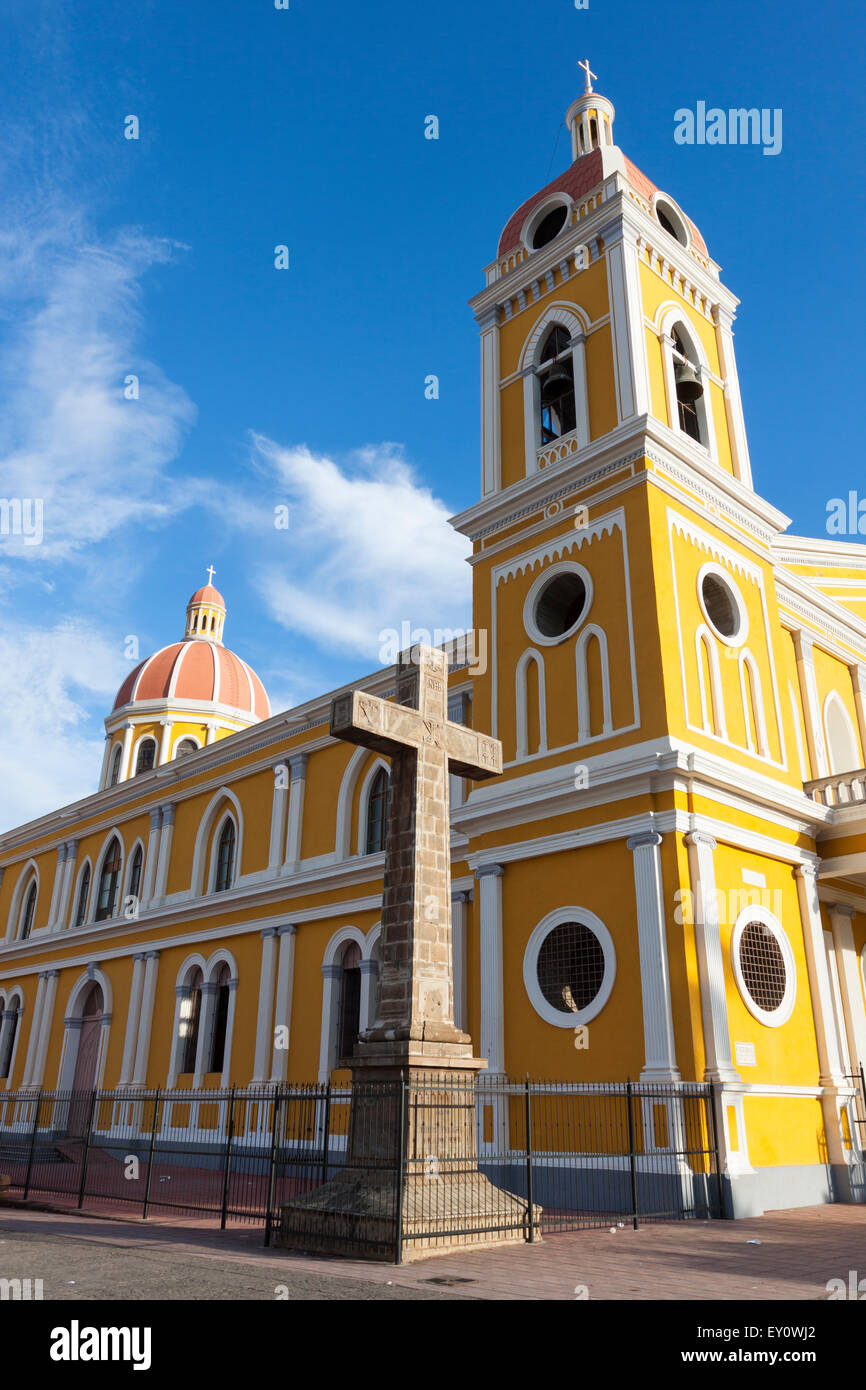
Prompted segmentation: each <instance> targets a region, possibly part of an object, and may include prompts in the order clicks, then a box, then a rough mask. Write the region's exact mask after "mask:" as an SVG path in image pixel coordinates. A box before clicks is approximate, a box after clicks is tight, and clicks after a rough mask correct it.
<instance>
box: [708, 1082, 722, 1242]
mask: <svg viewBox="0 0 866 1390" xmlns="http://www.w3.org/2000/svg"><path fill="white" fill-rule="evenodd" d="M707 1089H708V1092H709V1095H708V1098H707V1103H708V1106H709V1111H710V1135H711V1142H712V1146H713V1157H714V1158H715V1161H716V1187H717V1188H718V1201H719V1217H720V1218H723V1217H724V1215H725V1206H724V1192H723V1189H722V1162H721V1156H720V1153H719V1122H718V1116H717V1115H716V1098H717V1095H719V1096H720V1093H721V1086H720V1085H719V1083H718V1082H715V1081H713V1082H711V1083H710V1085H709V1087H708V1088H707ZM719 1105H720V1106H721V1099H719Z"/></svg>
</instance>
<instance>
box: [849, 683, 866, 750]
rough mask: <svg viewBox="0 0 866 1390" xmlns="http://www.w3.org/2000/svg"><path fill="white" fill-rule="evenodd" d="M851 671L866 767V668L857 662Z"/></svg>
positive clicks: (858, 726) (861, 747) (861, 746)
mask: <svg viewBox="0 0 866 1390" xmlns="http://www.w3.org/2000/svg"><path fill="white" fill-rule="evenodd" d="M850 671H851V681H852V683H853V686H854V705H855V708H856V710H857V728H858V730H859V732H860V757H861V758H862V759H863V765H864V767H866V666H861V665H860V664H859V663H857V662H855V663H854V665H853V666H851V667H850Z"/></svg>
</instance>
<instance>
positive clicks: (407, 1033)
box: [331, 645, 502, 1066]
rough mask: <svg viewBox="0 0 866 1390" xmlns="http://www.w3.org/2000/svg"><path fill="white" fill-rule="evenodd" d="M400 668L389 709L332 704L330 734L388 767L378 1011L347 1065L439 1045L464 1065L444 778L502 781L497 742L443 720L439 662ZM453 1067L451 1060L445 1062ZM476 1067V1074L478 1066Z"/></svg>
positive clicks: (425, 653)
mask: <svg viewBox="0 0 866 1390" xmlns="http://www.w3.org/2000/svg"><path fill="white" fill-rule="evenodd" d="M415 650H416V651H417V660H415V661H413V660H411V659H407V658H406V657H405V656H404V657H402V658H401V660H400V663H399V664H398V667H397V687H396V691H395V698H394V701H393V702H391V701H387V700H380V699H378V698H377V697H376V696H375V695H367V694H365V693H364V692H363V691H360V690H355V691H351V692H350V693H349V694H347V695H340V696H338V697H337V698H336V699H335V700H334V702H333V705H332V708H331V733H332V734H333V735H334V736H335V737H337V738H342V739H346V740H347V742H349V743H357V744H361V745H362V746H363V747H365V748H372V749H375V750H376V751H377V752H380V753H386V754H388V755H389V757H390V759H391V794H390V799H389V806H388V822H387V834H386V839H385V879H384V889H383V897H382V935H381V939H380V945H379V981H380V985H379V1007H378V1016H377V1018H376V1020H375V1022H374V1024H373V1026H372V1027H371V1028H369V1029H368V1030H367V1031H366V1032H365V1033H364V1034H363V1036H362V1038H361V1041H360V1044H359V1046H358V1048H357V1049H356V1053H355V1059H354V1061H355V1062H357V1063H359V1064H360V1065H362V1066H363V1065H364V1064H365V1063H366V1062H367V1061H372V1059H373V1058H374V1057H377V1056H378V1057H384V1055H385V1054H387V1053H389V1052H390V1053H392V1055H393V1054H396V1053H397V1052H399V1051H400V1049H399V1048H392V1047H383V1046H382V1045H383V1044H394V1043H412V1044H415V1045H416V1047H415V1048H413V1049H412V1050H414V1051H416V1052H417V1051H418V1050H419V1048H420V1049H421V1050H423V1051H433V1050H434V1048H435V1047H436V1046H437V1045H439V1046H440V1054H441V1045H442V1044H445V1045H448V1047H449V1050H451V1049H456V1050H457V1053H465V1054H467V1055H468V1052H469V1050H470V1049H471V1039H470V1038H469V1036H468V1035H467V1034H466V1033H461V1032H460V1030H459V1029H458V1028H456V1027H455V1025H454V988H453V960H452V948H451V825H450V814H449V804H448V775H449V772H451V773H457V774H458V775H460V776H463V777H472V778H474V779H475V780H479V779H481V778H487V777H495V776H497V775H498V774H499V773H501V771H502V745H501V743H500V742H499V740H498V739H495V738H490V737H488V735H486V734H481V733H478V732H477V731H476V730H474V729H468V728H466V727H465V726H464V725H462V724H454V723H451V722H450V721H449V719H448V658H447V656H446V654H445V653H444V652H442V651H439V650H438V649H436V648H434V647H429V646H423V645H422V646H419V647H418V648H416V649H415ZM454 1060H455V1061H456V1060H457V1055H454ZM478 1065H481V1064H480V1063H479V1064H478Z"/></svg>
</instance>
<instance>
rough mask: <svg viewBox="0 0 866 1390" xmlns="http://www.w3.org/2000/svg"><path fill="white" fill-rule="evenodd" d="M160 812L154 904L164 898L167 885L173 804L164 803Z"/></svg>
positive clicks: (172, 831)
mask: <svg viewBox="0 0 866 1390" xmlns="http://www.w3.org/2000/svg"><path fill="white" fill-rule="evenodd" d="M161 810H162V829H161V831H160V834H159V857H158V859H157V863H156V882H155V884H154V889H153V897H154V900H155V901H156V902H159V901H160V900H161V899H162V898H163V897H164V896H165V889H166V885H167V883H168V865H169V859H170V856H171V841H172V836H173V835H174V812H175V807H174V803H173V802H168V803H166V805H165V806H163V807H161ZM151 824H152V822H151Z"/></svg>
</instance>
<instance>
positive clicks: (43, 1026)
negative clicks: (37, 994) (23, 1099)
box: [31, 970, 60, 1086]
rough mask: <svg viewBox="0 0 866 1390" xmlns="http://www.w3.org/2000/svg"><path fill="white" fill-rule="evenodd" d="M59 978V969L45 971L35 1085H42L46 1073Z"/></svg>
mask: <svg viewBox="0 0 866 1390" xmlns="http://www.w3.org/2000/svg"><path fill="white" fill-rule="evenodd" d="M59 978H60V971H59V970H46V971H45V994H44V996H43V999H42V1016H41V1018H40V1020H39V1043H38V1046H37V1049H36V1056H35V1059H34V1062H33V1075H32V1077H31V1085H33V1086H41V1085H42V1078H43V1077H44V1075H45V1061H46V1058H47V1056H48V1041H49V1038H50V1036H51V1024H52V1022H53V1020H54V1000H55V998H56V997H57V981H58V980H59Z"/></svg>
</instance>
